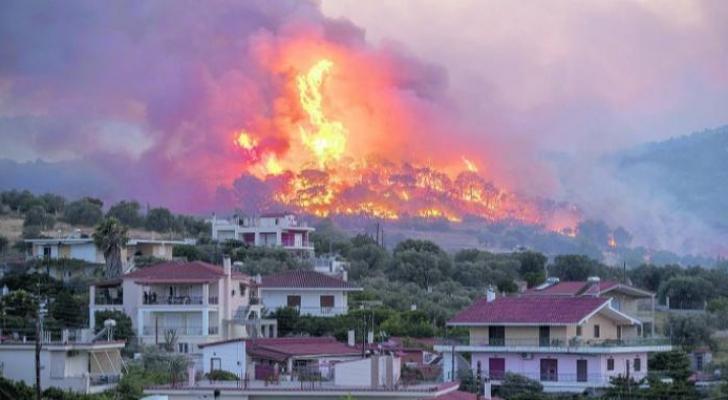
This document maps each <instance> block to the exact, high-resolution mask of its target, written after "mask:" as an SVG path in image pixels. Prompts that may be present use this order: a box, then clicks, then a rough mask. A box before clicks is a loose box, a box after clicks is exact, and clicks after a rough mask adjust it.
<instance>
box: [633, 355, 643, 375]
mask: <svg viewBox="0 0 728 400" xmlns="http://www.w3.org/2000/svg"><path fill="white" fill-rule="evenodd" d="M640 369H642V359H640V358H635V359H634V372H640Z"/></svg>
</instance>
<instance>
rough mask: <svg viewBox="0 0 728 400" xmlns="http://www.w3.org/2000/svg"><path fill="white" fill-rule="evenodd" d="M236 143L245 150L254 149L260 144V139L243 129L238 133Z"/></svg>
mask: <svg viewBox="0 0 728 400" xmlns="http://www.w3.org/2000/svg"><path fill="white" fill-rule="evenodd" d="M235 143H237V145H238V146H240V147H241V148H243V149H245V150H252V149H254V148H255V146H257V145H258V141H257V140H256V139H254V138H252V137H251V136H250V135H249V134H248V133H247V132H245V131H241V132H240V133H238V136H237V138H236V139H235Z"/></svg>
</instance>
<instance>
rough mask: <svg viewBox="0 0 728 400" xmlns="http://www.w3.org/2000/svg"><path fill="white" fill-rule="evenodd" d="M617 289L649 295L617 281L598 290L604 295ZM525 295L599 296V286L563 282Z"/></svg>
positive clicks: (600, 285)
mask: <svg viewBox="0 0 728 400" xmlns="http://www.w3.org/2000/svg"><path fill="white" fill-rule="evenodd" d="M617 287H621V288H623V289H624V290H626V291H628V292H636V293H639V292H643V295H649V292H648V291H646V290H642V289H638V288H634V287H632V286H629V285H625V284H620V283H619V282H617V281H601V282H599V286H598V288H599V289H598V290H599V292H600V293H604V292H607V291H610V290H612V289H614V288H617ZM636 293H635V294H636ZM523 294H524V295H527V296H593V295H595V294H597V286H596V285H591V284H590V283H589V282H581V281H563V282H559V283H557V284H555V285H552V286H549V287H547V288H544V289H541V290H539V289H536V288H531V289H528V290H526V291H525V292H523Z"/></svg>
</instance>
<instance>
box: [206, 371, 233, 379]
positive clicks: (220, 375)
mask: <svg viewBox="0 0 728 400" xmlns="http://www.w3.org/2000/svg"><path fill="white" fill-rule="evenodd" d="M205 378H207V379H209V380H211V381H237V380H239V379H240V378H238V376H237V375H235V374H234V373H232V372H230V371H224V370H222V369H216V370H214V371H212V372H210V373H207V374H205Z"/></svg>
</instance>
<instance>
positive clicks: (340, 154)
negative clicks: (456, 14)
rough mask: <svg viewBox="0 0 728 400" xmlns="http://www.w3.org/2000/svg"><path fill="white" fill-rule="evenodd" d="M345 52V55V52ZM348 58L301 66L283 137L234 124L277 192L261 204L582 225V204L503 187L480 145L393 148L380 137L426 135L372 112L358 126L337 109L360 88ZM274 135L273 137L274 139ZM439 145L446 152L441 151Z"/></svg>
mask: <svg viewBox="0 0 728 400" xmlns="http://www.w3.org/2000/svg"><path fill="white" fill-rule="evenodd" d="M338 57H342V56H341V53H338ZM349 63H350V62H349ZM343 68H346V63H341V64H339V63H337V62H335V61H333V60H332V59H331V58H327V57H326V58H319V59H317V60H313V61H311V62H309V63H308V64H306V63H303V65H302V67H301V69H297V68H294V71H295V73H294V74H293V76H291V79H290V80H291V82H289V84H290V87H291V88H292V89H291V90H290V91H289V92H288V93H287V95H285V96H284V97H282V98H280V99H278V104H279V105H280V106H281V107H283V109H284V110H286V111H287V112H290V113H291V114H292V115H294V116H295V117H294V118H293V120H295V123H293V124H292V125H293V126H290V128H289V129H288V130H287V131H285V132H283V135H280V136H279V137H277V140H276V141H271V140H270V139H269V138H266V137H265V136H263V135H261V134H260V133H258V132H257V131H256V130H255V127H247V126H246V127H244V128H243V129H241V130H239V131H237V132H234V133H233V138H232V140H231V142H232V143H233V145H234V146H235V147H237V148H238V150H239V151H240V153H241V155H242V157H243V159H244V160H245V162H246V173H247V174H249V175H250V177H249V179H255V180H257V181H258V182H257V183H258V184H257V185H251V186H250V189H251V190H255V191H259V190H260V186H261V185H263V186H266V187H267V190H266V192H267V193H269V194H270V197H269V198H268V200H269V201H268V202H264V203H262V204H261V203H260V202H253V204H252V205H253V206H255V205H257V206H258V209H256V210H255V211H262V210H265V209H270V208H287V209H292V210H295V211H298V212H303V213H308V214H312V215H315V216H318V217H328V216H336V215H346V216H362V217H371V218H376V219H384V220H395V221H396V220H400V219H402V218H422V219H444V220H448V221H450V222H461V221H462V220H463V218H464V217H466V216H472V217H477V218H480V219H483V220H486V221H490V222H495V221H505V220H509V221H514V222H519V223H525V224H532V225H541V226H544V227H545V228H547V229H549V230H553V231H556V232H560V233H564V234H567V235H571V234H573V232H574V229H575V226H576V224H577V223H578V221H579V212H578V210H577V209H576V208H575V207H573V206H570V205H568V204H557V203H554V202H550V201H547V200H543V199H536V198H529V197H526V196H521V195H518V194H517V193H514V192H511V191H508V190H505V189H503V188H499V187H498V186H496V185H495V184H494V183H492V182H491V181H489V180H488V179H487V178H486V177H485V176H484V174H482V173H480V172H479V168H478V162H477V161H474V160H476V159H477V158H476V157H477V156H478V155H477V154H473V155H471V154H469V155H467V156H465V155H460V156H459V157H458V156H457V155H453V154H451V153H452V152H448V151H447V149H440V150H438V151H437V152H436V153H437V154H431V153H428V154H421V155H420V154H411V153H410V154H409V156H410V157H409V158H411V159H412V160H403V159H401V157H399V156H398V155H396V154H395V155H394V157H393V158H388V157H387V154H386V153H385V152H384V151H382V150H385V149H383V148H382V147H380V146H378V144H377V142H376V140H377V139H382V138H385V139H386V138H387V137H391V138H397V137H399V139H396V140H398V141H399V142H400V143H401V146H405V147H408V146H409V145H410V144H413V147H416V146H414V142H417V141H419V140H422V138H419V137H417V134H416V132H408V131H406V130H405V131H401V130H400V131H398V130H397V127H396V126H392V127H391V128H389V127H388V125H385V126H384V127H383V128H380V129H383V131H379V132H377V131H373V130H374V129H376V126H375V125H372V126H368V125H367V123H366V121H364V123H363V124H361V123H359V124H355V127H356V128H354V129H352V128H351V127H350V126H349V124H347V122H346V118H347V113H346V111H343V112H341V113H337V111H336V110H340V109H342V108H344V106H345V105H346V104H350V103H352V102H356V101H357V99H356V98H344V99H342V98H341V97H340V96H341V93H342V92H343V93H344V95H346V94H347V93H351V92H350V90H351V88H347V89H349V90H341V88H342V86H343V87H346V86H347V85H350V84H351V82H346V81H345V79H346V77H347V73H346V71H344V70H342V69H343ZM357 68H360V69H361V67H360V66H357ZM369 76H370V79H371V80H372V81H373V82H374V85H370V88H372V87H373V88H376V87H377V86H380V85H382V84H383V82H382V81H385V80H386V74H380V75H377V73H376V72H375V73H372V74H369ZM337 80H338V81H337ZM342 80H343V81H342ZM384 83H386V82H384ZM355 89H356V90H367V89H369V88H366V87H365V88H363V89H360V88H355ZM337 91H338V93H337ZM407 111H408V110H401V109H400V111H399V112H407ZM397 112H398V110H397V109H396V108H395V109H393V110H392V113H393V115H392V116H391V117H392V119H395V120H396V118H397V117H398V116H397V115H395V114H396V113H397ZM277 117H279V116H277ZM362 136H364V137H363V138H362ZM371 139H374V140H371ZM266 141H268V143H269V144H270V145H268V146H266ZM274 144H278V147H276V146H275V145H274ZM453 147H456V146H453ZM400 154H401V153H400ZM433 155H443V157H439V158H441V159H436V158H437V157H433ZM417 160H425V161H424V162H423V161H420V162H418V161H417ZM249 181H250V180H248V182H249ZM241 188H242V190H240V191H239V192H238V195H240V197H241V200H242V201H243V202H245V201H246V200H248V197H247V196H246V195H245V185H241Z"/></svg>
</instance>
